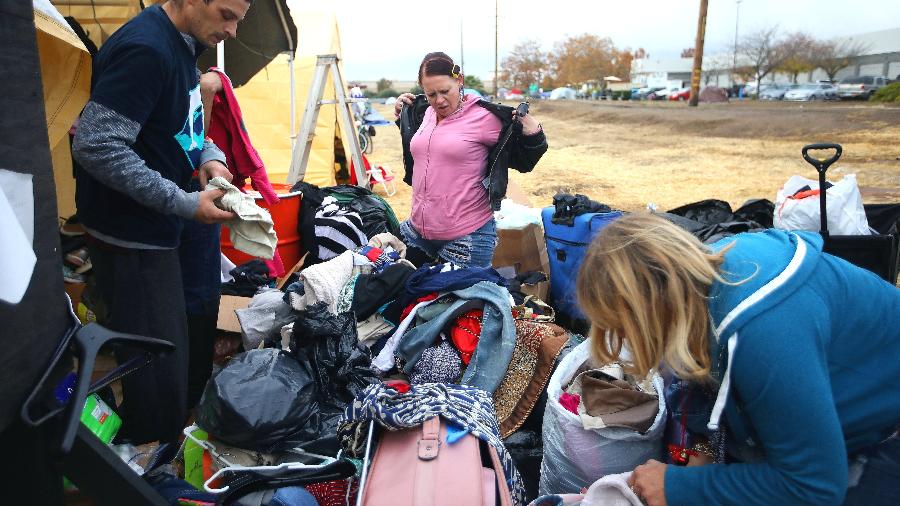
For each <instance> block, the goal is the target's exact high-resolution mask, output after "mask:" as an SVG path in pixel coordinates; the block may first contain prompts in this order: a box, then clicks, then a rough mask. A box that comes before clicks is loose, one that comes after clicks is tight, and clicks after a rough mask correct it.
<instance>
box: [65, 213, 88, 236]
mask: <svg viewBox="0 0 900 506" xmlns="http://www.w3.org/2000/svg"><path fill="white" fill-rule="evenodd" d="M59 233H60V234H62V235H67V236H69V237H72V236H78V235H84V234H85V230H84V225H82V224H81V221H79V220H78V216H77V215H74V214H73V215H72V216H69V218H68V219H67V220H66V221H65V222H64V223H63V224H62V225H60V227H59Z"/></svg>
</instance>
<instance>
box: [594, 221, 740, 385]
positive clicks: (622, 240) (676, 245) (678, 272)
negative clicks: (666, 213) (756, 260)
mask: <svg viewBox="0 0 900 506" xmlns="http://www.w3.org/2000/svg"><path fill="white" fill-rule="evenodd" d="M730 247H731V246H730V245H729V246H728V247H726V248H724V249H723V250H721V251H719V252H718V253H711V252H710V250H709V249H708V248H707V247H706V246H705V245H703V244H702V243H701V242H700V241H699V240H698V239H697V238H696V237H694V236H693V235H691V234H690V233H688V232H687V231H685V230H683V229H681V228H679V227H678V226H677V225H675V224H673V223H671V222H669V221H667V220H665V219H663V218H660V217H658V216H653V215H650V214H632V215H628V216H624V217H622V218H619V219H617V220H615V221H614V222H612V223H610V224H609V225H607V226H606V227H605V228H604V229H603V230H602V231H601V232H600V233H599V234H598V235H597V237H596V238H595V239H594V241H593V243H592V244H591V245H590V247H589V248H588V251H587V253H586V255H585V258H584V261H583V263H582V264H581V268H580V269H579V273H578V282H577V295H578V302H579V304H580V306H581V308H582V310H583V311H584V313H585V315H586V316H587V317H588V318H589V319H590V321H591V324H592V326H591V342H592V346H591V351H592V354H593V355H594V358H595V359H596V360H597V361H598V362H599V363H601V364H606V363H610V362H615V361H619V360H620V358H619V357H620V354H621V353H622V348H623V344H625V343H627V348H628V350H629V351H630V354H631V359H630V361H627V362H626V364H625V365H626V368H627V369H629V370H630V371H629V372H631V373H632V374H635V375H637V376H640V377H643V376H646V375H647V374H648V373H649V372H650V371H651V370H652V369H655V368H657V367H658V366H659V364H661V363H666V364H667V365H668V366H669V367H670V368H671V369H672V370H673V371H674V372H675V373H676V374H677V375H678V376H679V377H681V378H683V379H693V380H701V381H706V380H708V379H710V356H709V349H708V343H709V339H708V335H707V333H708V331H709V311H708V293H709V288H710V286H711V285H712V283H713V281H716V280H719V281H721V282H725V280H724V279H723V278H722V277H721V276H720V275H719V267H720V266H721V265H722V263H723V261H724V254H725V252H726V251H727V250H728V249H729V248H730Z"/></svg>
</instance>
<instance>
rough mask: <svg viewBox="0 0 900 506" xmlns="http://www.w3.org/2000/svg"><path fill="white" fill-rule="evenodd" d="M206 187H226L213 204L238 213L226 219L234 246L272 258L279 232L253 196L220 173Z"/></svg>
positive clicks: (257, 255)
mask: <svg viewBox="0 0 900 506" xmlns="http://www.w3.org/2000/svg"><path fill="white" fill-rule="evenodd" d="M207 188H213V189H215V188H218V189H220V190H225V195H223V196H222V198H220V199H219V200H217V201H216V206H218V207H219V208H220V209H223V210H225V211H232V212H234V214H236V215H237V217H236V218H235V219H233V220H231V221H229V222H228V223H227V226H228V228H229V229H230V230H231V242H232V244H234V247H235V248H236V249H238V250H240V251H243V252H244V253H247V254H248V255H252V256H255V257H258V258H264V259H266V260H271V259H272V258H273V257H274V256H275V247H276V246H277V245H278V236H277V235H276V234H275V223H274V222H273V221H272V216H271V215H270V214H269V211H266V210H265V209H263V208H261V207H259V206H258V205H256V202H255V201H254V200H253V197H251V196H249V195H247V194H245V193H243V192H241V191H240V190H239V189H238V188H237V187H236V186H234V185H233V184H231V183H229V182H228V181H226V180H225V178H223V177H221V176H219V177H214V178H212V180H211V181H210V182H209V183H208V184H207Z"/></svg>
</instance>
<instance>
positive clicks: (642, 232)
mask: <svg viewBox="0 0 900 506" xmlns="http://www.w3.org/2000/svg"><path fill="white" fill-rule="evenodd" d="M577 289H578V298H579V301H580V303H581V305H582V308H583V309H584V312H585V314H586V315H587V316H588V317H589V318H590V319H591V321H592V323H593V328H592V335H591V340H592V343H593V352H594V356H595V359H596V360H597V361H598V362H599V363H609V362H613V361H617V360H620V352H622V350H623V349H624V348H627V349H628V352H626V353H624V354H623V356H622V360H624V361H625V362H626V364H627V365H628V366H629V367H630V368H631V372H632V373H633V374H635V375H639V376H643V375H646V374H647V373H648V372H649V371H650V370H651V369H655V368H657V367H659V366H660V365H665V366H667V367H668V368H669V369H671V370H672V371H674V373H675V374H676V375H677V376H678V377H679V378H680V379H682V380H685V381H688V382H692V383H695V384H697V385H700V386H703V387H705V388H707V389H708V390H710V391H712V392H713V393H714V395H715V403H714V404H713V407H712V409H711V412H710V414H709V420H708V423H707V429H708V430H709V431H710V433H715V434H724V438H721V439H722V440H723V441H724V442H723V444H722V446H723V447H724V450H725V452H726V454H727V457H726V458H725V459H724V461H725V462H727V463H718V464H710V465H704V466H695V467H678V466H672V465H664V464H662V463H659V462H656V461H650V462H648V463H647V464H645V465H642V466H639V467H638V468H637V469H636V470H635V472H634V474H633V476H632V481H631V485H632V488H633V489H634V490H635V492H636V493H637V494H638V495H639V496H641V497H642V498H643V499H644V501H645V502H646V503H647V504H649V505H651V506H657V505H665V504H668V505H673V506H674V505H681V504H736V505H748V504H768V505H771V504H779V505H780V504H816V505H826V504H836V505H838V504H900V438H898V437H896V431H897V428H898V426H900V290H898V289H897V288H896V287H894V286H891V285H890V284H888V283H886V282H885V281H883V280H882V279H880V278H878V277H877V276H875V275H874V274H872V273H870V272H868V271H866V270H863V269H860V268H858V267H856V266H854V265H852V264H850V263H848V262H846V261H844V260H842V259H840V258H837V257H834V256H831V255H829V254H826V253H823V252H822V239H821V237H820V236H819V235H818V234H815V233H807V232H793V233H792V232H785V231H781V230H768V231H766V232H762V233H755V234H741V235H738V236H735V237H731V238H728V239H725V240H723V241H720V242H718V243H716V244H713V245H711V246H707V245H704V244H702V243H701V242H699V241H698V240H697V239H696V238H695V237H694V236H692V235H691V234H689V233H688V232H686V231H684V230H682V229H680V228H678V227H677V226H675V225H673V224H672V223H669V222H668V221H666V220H664V219H662V218H659V217H655V216H652V215H631V216H627V217H624V218H621V219H619V220H617V221H615V222H613V223H611V224H610V225H608V226H607V227H606V228H604V229H603V231H601V232H600V234H599V235H598V237H597V238H596V239H595V240H594V242H593V244H592V245H591V247H590V248H589V251H588V253H587V255H586V257H585V260H584V263H583V264H582V266H581V271H580V273H579V279H578V288H577ZM629 352H630V353H629ZM714 439H715V438H714ZM720 460H721V459H720Z"/></svg>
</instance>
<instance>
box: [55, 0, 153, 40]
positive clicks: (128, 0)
mask: <svg viewBox="0 0 900 506" xmlns="http://www.w3.org/2000/svg"><path fill="white" fill-rule="evenodd" d="M52 2H53V5H54V6H56V9H57V10H58V11H59V13H60V14H62V15H63V16H72V17H73V18H75V19H76V20H77V21H78V24H80V25H81V27H82V28H83V29H84V31H85V32H86V33H87V35H88V37H90V39H91V40H92V41H94V44H96V45H97V47H100V46H102V45H103V43H104V42H106V39H108V38H109V36H110V35H112V34H113V33H114V32H115V31H116V30H118V29H119V27H120V26H122V25H124V24H125V23H126V22H127V21H128V20H129V19H131V18H133V17H135V16H137V15H138V13H139V12H141V4H140V1H139V0H93V2H92V1H91V0H52ZM155 3H160V2H159V1H157V0H144V5H147V6H149V5H153V4H155ZM92 4H93V5H92Z"/></svg>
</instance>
